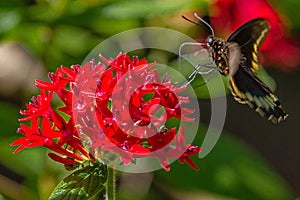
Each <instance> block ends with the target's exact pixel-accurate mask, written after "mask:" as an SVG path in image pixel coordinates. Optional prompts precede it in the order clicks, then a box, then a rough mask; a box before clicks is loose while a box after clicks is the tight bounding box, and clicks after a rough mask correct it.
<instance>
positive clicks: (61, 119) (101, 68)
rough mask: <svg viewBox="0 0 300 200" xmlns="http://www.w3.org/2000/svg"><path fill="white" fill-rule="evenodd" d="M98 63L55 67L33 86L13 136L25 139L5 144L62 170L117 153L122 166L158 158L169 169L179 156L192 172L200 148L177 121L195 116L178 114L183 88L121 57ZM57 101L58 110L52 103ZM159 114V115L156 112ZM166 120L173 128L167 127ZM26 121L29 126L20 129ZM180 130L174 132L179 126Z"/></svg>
mask: <svg viewBox="0 0 300 200" xmlns="http://www.w3.org/2000/svg"><path fill="white" fill-rule="evenodd" d="M100 59H101V60H102V61H103V62H104V63H105V64H106V65H107V67H106V66H105V65H104V64H102V63H98V64H95V63H94V62H91V63H87V64H86V65H84V66H83V67H80V66H79V65H75V66H72V67H71V69H68V68H66V67H64V66H62V67H61V68H58V69H57V71H56V73H49V78H50V80H51V82H44V81H39V80H38V81H36V86H37V87H38V88H39V89H40V91H41V94H40V95H38V96H37V98H35V97H34V98H32V102H30V103H28V104H27V105H26V107H27V110H22V111H21V114H22V115H23V116H24V118H22V119H20V122H22V123H21V125H20V128H19V129H18V132H19V133H21V134H23V135H24V136H23V137H22V138H20V139H18V140H16V141H15V142H13V143H12V144H11V146H19V147H18V148H17V149H16V150H15V152H14V153H17V152H19V151H20V150H22V149H24V148H32V147H36V146H44V147H46V148H48V149H50V150H52V151H54V152H56V153H57V154H54V153H49V154H48V155H49V156H50V157H51V158H52V159H53V160H55V161H58V162H61V163H64V164H75V163H80V162H83V161H84V160H91V161H92V162H95V161H96V158H98V159H101V160H102V161H103V160H105V156H106V155H107V153H110V152H113V153H117V154H118V155H120V159H121V161H122V162H123V163H124V164H128V163H130V162H131V161H132V159H133V158H140V157H146V156H148V157H156V158H158V159H159V160H160V163H161V166H162V167H163V168H164V169H165V170H169V162H168V158H179V161H180V163H183V162H184V161H186V162H187V163H188V164H190V165H191V166H192V167H193V168H194V169H198V168H197V167H196V165H195V164H194V163H193V162H192V160H191V159H190V158H189V156H191V155H194V154H197V153H198V152H199V151H200V148H199V147H196V146H192V145H190V144H186V142H185V132H184V127H183V125H181V124H180V122H181V121H182V120H184V121H188V122H190V121H193V120H192V119H190V118H188V117H187V115H189V114H191V113H192V112H193V111H192V110H189V109H186V108H182V104H184V103H188V99H187V98H185V97H180V96H178V93H179V92H181V91H182V90H184V89H185V88H176V87H175V86H172V84H171V81H170V79H166V78H165V80H163V81H161V80H160V79H159V76H158V73H157V71H156V70H150V68H151V67H153V65H155V63H152V64H148V63H147V61H146V59H142V60H139V59H138V58H137V57H133V58H132V60H131V59H130V57H129V56H128V55H127V54H119V55H118V56H117V58H116V59H110V60H106V59H105V58H104V57H102V56H100ZM56 95H57V96H58V97H59V99H60V100H61V101H62V102H63V104H64V106H63V107H59V108H56V107H55V106H53V105H52V104H51V103H52V101H54V99H53V97H55V96H56ZM162 110H164V112H162ZM171 119H177V121H178V123H176V124H173V125H165V124H166V122H169V121H170V120H171ZM28 121H29V122H31V124H30V125H26V123H24V122H27V124H28ZM178 127H179V128H178Z"/></svg>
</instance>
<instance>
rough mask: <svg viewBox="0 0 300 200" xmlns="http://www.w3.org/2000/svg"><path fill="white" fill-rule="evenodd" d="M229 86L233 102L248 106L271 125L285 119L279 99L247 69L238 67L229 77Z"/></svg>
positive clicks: (285, 115)
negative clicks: (265, 118)
mask: <svg viewBox="0 0 300 200" xmlns="http://www.w3.org/2000/svg"><path fill="white" fill-rule="evenodd" d="M229 86H230V89H231V92H232V94H233V96H234V98H235V100H237V101H238V102H240V103H243V104H248V105H249V106H250V107H251V108H252V109H254V110H255V111H256V112H258V113H259V114H260V115H261V116H263V117H267V119H268V120H270V121H271V122H272V123H274V124H278V123H279V122H281V121H283V120H285V119H286V118H287V116H288V115H287V114H286V113H285V111H284V110H283V109H282V106H281V104H280V102H279V99H278V98H277V97H276V96H275V95H274V93H273V92H272V91H271V89H270V88H269V87H268V86H267V85H266V84H265V83H263V82H262V81H261V80H260V79H258V78H257V77H256V76H255V75H254V74H253V73H252V71H251V70H250V69H249V68H248V67H246V66H240V68H239V69H238V70H237V72H236V73H235V75H234V76H233V77H230V80H229Z"/></svg>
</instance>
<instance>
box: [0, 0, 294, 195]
mask: <svg viewBox="0 0 300 200" xmlns="http://www.w3.org/2000/svg"><path fill="white" fill-rule="evenodd" d="M220 2H221V3H220ZM247 2H248V1H247ZM218 3H219V4H218ZM232 3H234V4H235V5H236V6H235V7H230V9H229V8H228V5H231V4H232ZM254 3H256V4H259V3H262V4H261V5H262V6H261V8H262V9H261V10H260V11H256V14H255V15H256V16H257V15H259V14H262V15H263V14H264V13H263V12H268V11H266V10H264V9H263V8H264V5H265V4H266V3H267V5H268V6H271V8H272V9H273V10H272V11H274V12H275V13H277V14H278V16H277V17H279V18H280V20H281V21H280V23H281V25H282V27H281V29H282V32H281V33H282V35H272V38H273V37H274V38H275V37H279V39H278V38H277V39H276V40H275V39H274V41H275V42H273V43H272V45H271V47H272V50H276V51H277V52H278V51H279V52H285V54H287V55H286V56H284V57H283V58H282V60H281V61H282V62H276V63H274V62H273V63H272V62H268V60H269V61H270V60H271V61H272V55H273V54H272V53H269V54H268V55H267V59H265V60H266V62H265V64H264V65H265V70H266V71H267V73H268V75H267V74H264V75H263V78H265V79H268V80H271V81H268V82H270V83H272V85H273V87H275V86H274V81H272V80H275V82H276V85H277V87H276V90H277V94H278V96H279V97H280V99H281V101H282V104H283V105H284V107H285V108H286V110H287V112H288V113H289V118H288V120H287V121H286V122H284V123H282V124H280V125H278V126H276V125H273V124H271V123H270V122H268V121H267V120H265V119H263V118H261V117H259V116H258V115H257V114H256V113H255V112H254V111H252V110H251V109H249V108H248V106H244V105H240V104H238V103H236V102H235V101H234V100H233V98H232V97H231V96H230V95H228V106H227V110H228V111H227V118H226V123H225V128H224V132H223V134H222V135H221V138H220V140H219V141H218V143H217V145H216V146H215V148H214V149H213V151H212V152H211V153H210V154H209V155H208V156H207V157H205V158H204V159H201V160H199V159H197V157H196V158H195V159H194V161H195V162H196V163H197V165H198V166H199V167H200V170H199V171H194V170H193V169H192V168H190V167H189V166H187V165H180V164H178V163H177V162H175V163H174V164H172V166H171V171H170V172H165V171H164V170H159V171H156V172H154V173H147V174H121V175H120V176H121V177H120V179H119V181H118V184H119V190H118V194H119V197H120V199H125V200H126V199H205V200H206V199H266V200H267V199H278V200H284V199H296V198H297V197H298V196H300V170H299V169H300V157H299V152H300V147H299V144H300V135H299V133H300V128H299V122H300V116H299V113H300V107H299V102H300V90H299V83H300V82H299V78H300V71H299V62H298V60H297V59H299V51H298V44H299V41H300V37H299V36H300V35H299V31H300V12H299V11H298V8H299V7H300V1H298V0H285V1H275V0H272V1H270V2H267V1H265V0H260V1H258V0H255V1H254V0H253V1H249V2H248V4H249V5H247V4H245V1H243V0H227V1H225V0H215V1H205V0H186V1H182V0H172V1H171V0H162V1H158V0H148V1H140V0H128V1H119V0H102V1H96V0H86V1H84V0H1V1H0V113H1V114H0V127H1V129H0V199H47V198H48V196H49V194H50V193H51V191H52V190H53V189H54V187H55V185H56V184H57V183H58V182H59V181H60V180H61V179H62V178H63V177H65V176H66V175H68V174H69V173H70V172H66V171H65V169H64V167H63V166H62V165H61V164H57V163H55V162H53V161H52V160H50V159H49V158H48V157H47V150H45V149H43V148H37V149H28V150H24V151H22V152H20V153H19V154H17V155H13V153H12V152H13V151H14V148H11V147H10V146H9V144H10V143H12V142H13V141H14V140H15V139H17V138H18V137H19V135H18V134H17V133H16V130H17V128H18V126H19V124H18V118H20V117H21V116H20V115H19V110H20V109H22V108H24V107H25V104H26V103H27V102H28V101H29V100H30V98H31V96H33V95H36V94H37V92H38V90H36V89H35V87H34V80H35V79H42V80H47V72H48V71H55V69H56V68H57V67H59V66H60V65H61V64H63V65H65V66H70V65H72V64H81V62H82V61H83V60H84V58H85V57H86V55H87V54H88V53H89V52H90V51H91V50H92V49H93V48H94V47H95V46H96V45H97V44H99V43H100V42H101V41H103V40H104V39H106V38H108V37H110V36H112V35H114V34H117V33H119V32H122V31H125V30H128V29H132V28H138V27H146V26H157V27H166V28H170V29H174V30H177V31H180V32H182V33H185V34H187V35H189V36H191V37H193V38H196V39H197V38H199V39H201V38H205V37H206V36H207V34H208V31H207V30H205V29H206V28H205V27H204V26H203V27H198V26H195V25H193V24H191V23H189V22H187V21H185V20H183V19H182V18H181V15H186V16H190V17H192V13H193V12H198V13H199V14H201V16H206V17H205V19H207V20H211V21H212V22H214V18H213V16H212V15H213V14H215V15H216V16H215V17H216V18H218V17H219V21H220V20H223V21H222V23H223V25H224V27H226V25H227V24H230V23H231V21H230V20H234V19H240V17H241V16H239V15H241V14H239V13H241V12H243V9H245V12H246V11H247V10H248V9H251V6H252V4H253V5H254ZM220 5H221V6H222V5H224V6H225V7H224V9H222V8H223V7H220ZM226 5H227V7H226ZM237 5H238V6H240V7H241V5H242V7H241V9H239V10H234V9H235V8H237V7H238V6H237ZM218 6H219V7H218ZM268 6H267V7H268ZM268 8H269V7H268ZM229 11H230V12H229ZM216 13H217V14H216ZM218 13H219V15H218ZM220 13H229V14H228V15H230V16H231V18H230V17H228V16H227V15H224V16H223V15H221V14H220ZM265 14H266V13H265ZM226 16H227V18H226ZM209 17H211V18H209ZM237 21H238V20H237ZM217 22H218V21H215V26H216V27H214V28H215V30H216V31H217V30H222V33H221V32H220V34H221V35H220V36H222V37H224V38H226V37H228V36H229V34H230V33H229V32H226V31H225V29H224V27H217V26H218V23H217ZM217 35H219V34H218V33H217ZM284 37H288V39H287V41H288V42H289V45H286V46H285V45H282V43H281V41H280V38H284ZM272 38H270V39H269V41H270V42H272V41H273V40H272ZM157 39H159V38H157ZM290 48H291V49H290ZM99 53H100V52H99ZM136 53H138V54H139V56H146V57H147V58H149V59H150V61H153V60H157V61H158V62H161V63H163V62H165V63H166V64H169V63H172V64H174V65H175V64H176V63H177V62H175V61H174V60H176V59H177V58H176V56H174V55H170V54H168V53H164V52H159V51H156V50H153V51H152V50H147V51H145V52H144V51H141V52H136ZM275 53H276V52H275ZM275 53H274V56H277V55H276V54H275ZM274 59H275V60H276V58H274ZM289 61H291V62H289ZM271 77H272V78H271ZM197 92H199V97H201V98H199V104H200V107H201V122H200V128H199V131H198V132H199V133H198V136H197V138H196V139H195V144H198V145H201V142H202V139H203V137H204V136H205V131H206V129H207V124H208V123H209V119H210V100H209V98H208V97H207V96H205V95H201V89H200V90H199V89H198V90H197Z"/></svg>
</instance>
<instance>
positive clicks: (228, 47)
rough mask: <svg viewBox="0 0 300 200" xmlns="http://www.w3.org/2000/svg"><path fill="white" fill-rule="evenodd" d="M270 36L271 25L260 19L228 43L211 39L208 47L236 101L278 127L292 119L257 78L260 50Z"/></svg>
mask: <svg viewBox="0 0 300 200" xmlns="http://www.w3.org/2000/svg"><path fill="white" fill-rule="evenodd" d="M268 32H269V25H268V23H267V21H265V20H264V19H262V18H257V19H253V20H251V21H249V22H247V23H245V24H244V25H242V26H241V27H240V28H238V29H237V30H236V31H235V32H233V33H232V34H231V35H230V37H229V38H228V39H227V41H224V40H222V39H219V38H215V37H214V36H210V37H208V38H207V40H206V45H207V47H208V51H209V54H210V57H211V58H212V60H213V62H214V63H215V64H216V66H217V67H218V70H219V72H220V73H221V74H222V75H224V76H226V75H228V74H229V76H230V77H229V87H230V89H231V93H232V95H233V97H234V99H235V100H236V101H238V102H239V103H242V104H248V105H249V106H250V107H251V108H252V109H254V110H255V111H256V112H258V113H259V114H260V115H261V116H265V117H267V119H268V120H270V121H271V122H272V123H274V124H278V123H279V122H281V121H283V120H285V119H286V118H287V116H288V115H287V114H286V113H285V111H284V110H283V108H282V106H281V104H280V102H279V99H278V98H277V97H276V96H275V94H274V93H273V91H272V90H271V89H270V88H269V87H268V86H267V85H266V84H265V83H264V82H262V81H261V80H260V79H259V78H258V77H257V74H258V69H259V61H258V50H259V47H260V45H261V44H262V42H263V41H264V39H265V37H266V36H267V33H268Z"/></svg>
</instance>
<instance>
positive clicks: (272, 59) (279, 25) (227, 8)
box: [209, 0, 300, 69]
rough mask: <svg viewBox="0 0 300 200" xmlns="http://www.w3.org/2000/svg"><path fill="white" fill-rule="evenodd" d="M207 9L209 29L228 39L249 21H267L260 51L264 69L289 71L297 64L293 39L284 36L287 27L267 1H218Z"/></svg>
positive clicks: (297, 50) (298, 62)
mask: <svg viewBox="0 0 300 200" xmlns="http://www.w3.org/2000/svg"><path fill="white" fill-rule="evenodd" d="M209 9H210V16H211V17H210V20H211V24H212V26H213V27H214V28H215V29H216V32H217V33H220V34H223V35H227V36H228V35H229V34H230V33H232V32H233V31H234V30H236V29H237V28H238V27H239V26H241V25H242V24H244V23H245V22H247V21H249V20H251V19H254V18H257V17H262V18H264V19H266V20H267V21H268V22H269V23H270V26H271V30H270V33H269V34H268V36H267V38H266V41H265V42H264V43H263V45H262V47H261V52H262V56H263V58H264V60H263V61H264V62H265V63H266V65H269V66H277V67H281V68H283V69H291V68H293V67H296V66H298V65H299V64H300V59H299V58H300V49H299V48H298V47H297V46H296V44H295V42H294V40H293V38H291V37H289V36H287V35H288V33H287V27H286V25H285V24H284V23H283V21H282V20H281V18H280V15H279V14H278V12H277V11H276V10H275V9H274V8H273V7H272V6H271V5H270V4H269V2H268V1H267V0H252V1H248V0H217V1H214V3H212V4H211V5H210V7H209Z"/></svg>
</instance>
